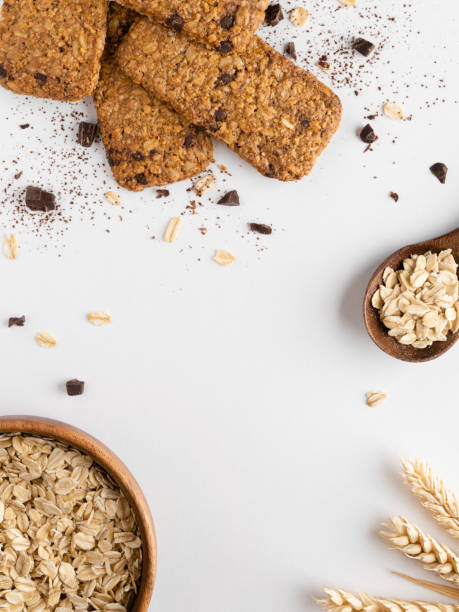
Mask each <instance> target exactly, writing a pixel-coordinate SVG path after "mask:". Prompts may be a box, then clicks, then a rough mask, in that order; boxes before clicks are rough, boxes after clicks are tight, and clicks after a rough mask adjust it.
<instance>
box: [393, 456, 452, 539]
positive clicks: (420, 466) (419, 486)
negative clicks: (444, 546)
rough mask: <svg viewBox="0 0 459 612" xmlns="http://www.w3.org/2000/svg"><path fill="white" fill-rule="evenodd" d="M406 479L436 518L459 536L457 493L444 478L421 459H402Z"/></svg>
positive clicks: (448, 530)
mask: <svg viewBox="0 0 459 612" xmlns="http://www.w3.org/2000/svg"><path fill="white" fill-rule="evenodd" d="M402 465H403V471H404V475H405V480H406V482H407V484H408V485H409V487H410V488H411V491H412V492H413V493H414V495H415V496H416V497H417V498H418V499H419V500H420V501H421V503H422V505H423V506H424V507H425V508H427V510H429V512H430V513H431V514H432V516H433V517H434V519H435V520H436V521H437V522H438V523H439V524H440V525H441V526H442V527H443V528H444V529H446V531H447V532H448V533H450V534H451V535H452V536H454V537H455V538H459V504H458V501H457V498H456V495H455V494H454V493H453V491H451V489H448V488H447V487H446V486H445V483H444V482H443V480H441V479H440V478H438V476H435V475H434V474H433V473H432V470H431V469H430V466H429V465H427V463H424V461H421V460H420V459H415V461H414V463H412V462H411V461H407V460H406V459H402Z"/></svg>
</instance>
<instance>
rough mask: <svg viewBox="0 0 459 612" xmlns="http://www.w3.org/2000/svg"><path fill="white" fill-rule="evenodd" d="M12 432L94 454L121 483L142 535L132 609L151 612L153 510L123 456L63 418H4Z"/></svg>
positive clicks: (0, 423) (2, 425)
mask: <svg viewBox="0 0 459 612" xmlns="http://www.w3.org/2000/svg"><path fill="white" fill-rule="evenodd" d="M12 432H19V433H24V434H29V435H37V436H45V437H49V438H55V439H56V440H59V441H60V442H64V443H65V444H68V445H69V446H74V447H75V448H77V449H78V450H80V451H82V452H84V453H86V454H88V455H90V456H91V457H92V458H93V459H94V461H96V463H98V464H99V465H100V466H101V467H102V468H103V469H104V470H105V471H106V472H107V473H108V474H110V476H111V477H112V478H113V480H115V482H116V483H117V484H118V485H119V486H120V489H121V490H122V491H123V493H124V495H125V496H126V498H127V499H128V501H129V503H130V504H131V507H132V509H133V510H134V513H135V516H136V520H137V525H138V527H139V530H140V534H141V538H142V553H143V564H142V578H141V582H140V588H139V592H138V594H137V597H136V599H135V601H134V603H133V605H132V608H131V611H132V612H147V610H148V606H149V603H150V599H151V596H152V594H153V586H154V583H155V575H156V538H155V530H154V526H153V519H152V518H151V514H150V509H149V507H148V504H147V501H146V499H145V497H144V495H143V493H142V491H141V489H140V487H139V485H138V484H137V482H136V480H135V478H134V476H133V475H132V474H131V472H130V471H129V470H128V469H127V467H126V466H125V465H124V463H123V462H122V461H121V459H119V457H117V456H116V455H115V453H113V452H112V451H111V450H110V449H109V448H107V447H106V446H105V445H104V444H102V442H99V440H96V438H93V437H92V436H90V435H89V434H87V433H86V432H84V431H82V430H81V429H77V428H76V427H72V426H71V425H67V424H66V423H62V422H61V421H53V420H51V419H43V418H41V417H35V416H2V417H0V434H2V433H12Z"/></svg>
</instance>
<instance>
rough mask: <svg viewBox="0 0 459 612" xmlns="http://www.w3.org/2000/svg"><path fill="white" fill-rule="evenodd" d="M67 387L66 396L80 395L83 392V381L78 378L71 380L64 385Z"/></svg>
mask: <svg viewBox="0 0 459 612" xmlns="http://www.w3.org/2000/svg"><path fill="white" fill-rule="evenodd" d="M65 386H66V387H67V395H82V393H83V391H84V381H83V380H78V378H72V380H68V381H67V382H66V383H65Z"/></svg>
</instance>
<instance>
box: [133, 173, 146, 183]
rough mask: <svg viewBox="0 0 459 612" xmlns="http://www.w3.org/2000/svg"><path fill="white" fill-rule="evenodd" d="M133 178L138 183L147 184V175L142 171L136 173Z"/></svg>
mask: <svg viewBox="0 0 459 612" xmlns="http://www.w3.org/2000/svg"><path fill="white" fill-rule="evenodd" d="M134 178H135V180H136V181H137V182H138V183H139V185H146V184H147V177H146V176H145V174H144V173H143V172H139V174H136V175H135V177H134Z"/></svg>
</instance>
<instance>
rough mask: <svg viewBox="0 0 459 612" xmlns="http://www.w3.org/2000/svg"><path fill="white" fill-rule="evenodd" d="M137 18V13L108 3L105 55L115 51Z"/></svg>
mask: <svg viewBox="0 0 459 612" xmlns="http://www.w3.org/2000/svg"><path fill="white" fill-rule="evenodd" d="M138 16H139V15H138V13H136V12H135V11H133V10H132V9H129V8H126V7H125V6H121V4H118V2H110V6H109V9H108V18H107V39H106V41H105V53H113V52H114V51H115V50H116V48H117V47H118V45H119V43H120V42H121V39H122V38H123V36H124V35H125V34H126V33H127V32H128V31H129V28H130V27H131V25H132V24H133V23H134V21H135V20H136V19H137V17H138Z"/></svg>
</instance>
